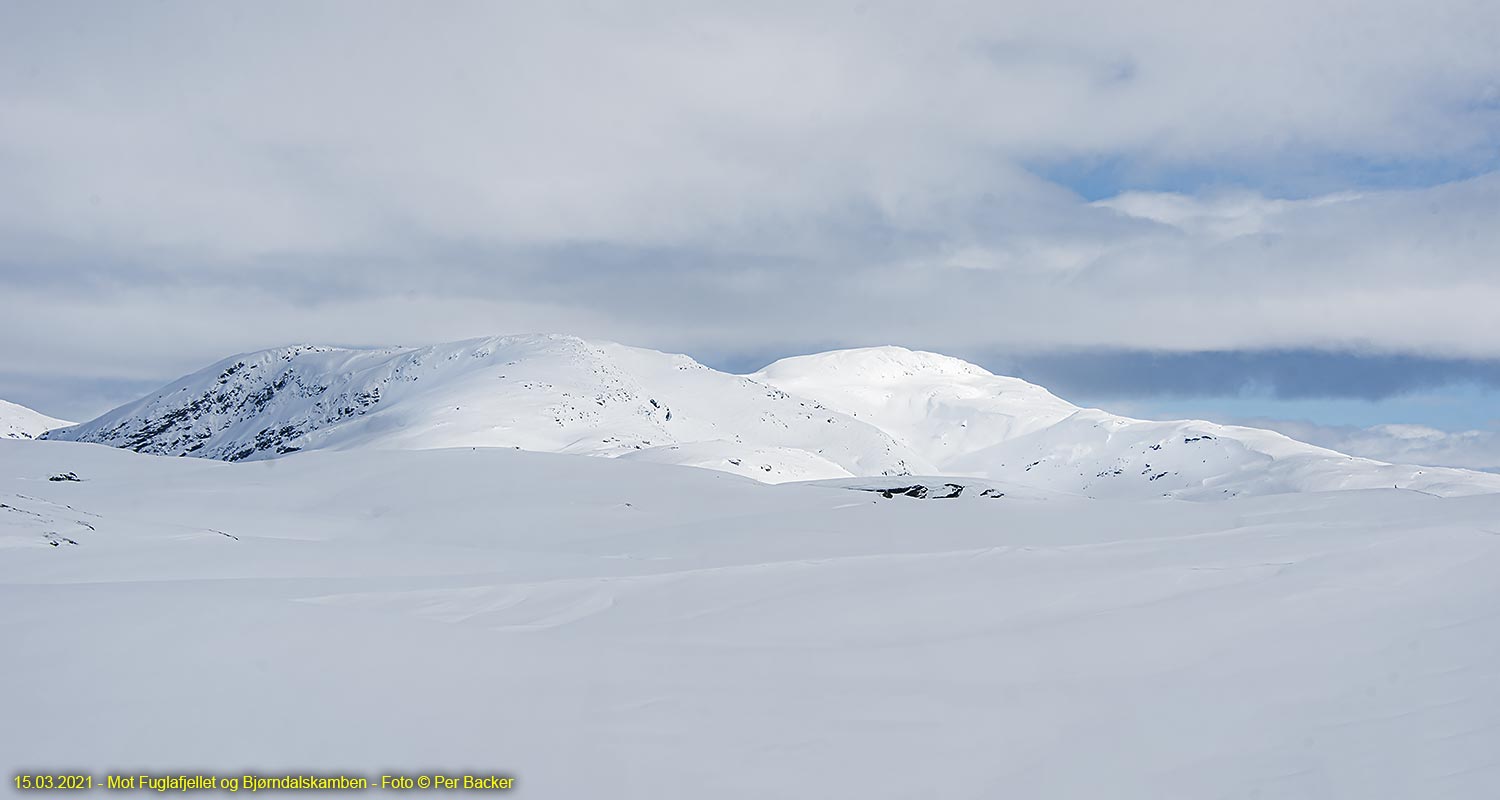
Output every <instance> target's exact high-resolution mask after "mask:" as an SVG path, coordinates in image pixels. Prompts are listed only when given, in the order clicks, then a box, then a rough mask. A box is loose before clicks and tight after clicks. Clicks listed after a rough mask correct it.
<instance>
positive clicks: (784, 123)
mask: <svg viewBox="0 0 1500 800" xmlns="http://www.w3.org/2000/svg"><path fill="white" fill-rule="evenodd" d="M1497 41H1500V5H1497V4H1495V3H1493V2H1490V1H1489V0H1483V1H1480V2H1444V1H1443V0H1437V1H1436V2H1426V3H1422V4H1417V3H1411V2H1388V1H1387V0H1367V1H1366V2H1357V3H1356V2H1343V1H1342V0H1341V1H1339V2H1329V1H1324V2H1307V0H1299V1H1298V2H1289V1H1284V0H1266V2H1261V3H1254V4H1248V3H1247V4H1233V5H1231V4H1191V3H1180V2H1164V1H1162V0H1142V2H1137V3H1130V4H1119V3H1102V2H1088V3H1083V2H1069V1H1068V0H1048V1H1047V2H1028V1H1026V0H1015V1H1013V2H1006V3H945V2H934V3H921V4H916V3H880V2H852V3H817V2H796V3H779V2H765V3H754V4H749V3H741V4H717V3H707V2H693V3H657V2H649V0H648V1H646V2H638V3H629V4H612V3H596V2H586V3H584V2H579V3H570V2H556V3H546V4H520V3H492V2H473V3H471V2H444V1H441V0H440V1H438V2H431V3H410V2H407V3H382V2H358V3H355V2H345V3H322V2H295V3H292V2H285V3H283V2H258V3H235V2H225V3H213V4H206V3H196V2H140V3H128V4H127V3H110V4H99V3H92V2H87V3H74V2H67V1H66V0H64V1H62V2H58V1H56V0H49V1H48V2H41V1H36V2H16V0H0V343H3V345H4V346H3V347H0V397H5V398H6V399H9V400H12V401H15V402H20V403H23V404H26V405H30V406H32V407H34V408H37V409H39V410H41V411H43V412H45V413H49V414H53V415H55V416H62V417H66V418H75V419H83V418H89V417H91V416H93V415H96V414H98V413H100V412H102V411H104V410H105V409H107V408H109V407H111V406H113V405H115V404H117V403H120V402H123V401H125V400H129V399H133V398H134V397H136V396H139V395H140V394H143V393H145V392H146V391H149V390H150V389H153V388H155V387H156V386H159V385H160V384H162V383H164V382H166V381H167V380H170V379H172V378H174V377H176V376H178V375H181V374H184V373H187V372H190V371H193V370H195V369H198V368H199V367H202V366H204V365H205V364H208V363H210V362H212V361H215V360H217V359H219V358H221V357H223V356H225V355H228V354H231V353H235V352H242V351H247V350H253V349H259V348H262V347H269V346H274V345H280V344H287V343H293V342H318V343H329V344H347V345H384V344H422V343H429V342H436V341H445V340H452V339H459V338H465V337H473V336H485V335H492V334H499V333H518V332H533V331H546V332H566V333H574V334H578V335H581V336H586V337H595V338H602V339H610V340H614V341H621V342H625V343H629V344H635V345H640V346H647V347H653V348H657V349H662V350H668V351H673V352H686V353H689V354H691V355H693V356H695V357H697V358H699V359H700V360H702V361H704V362H705V363H708V364H710V365H712V366H716V367H722V368H727V369H737V370H746V371H748V370H753V369H755V368H757V367H759V366H761V365H763V364H764V363H766V362H768V361H770V360H773V359H775V358H778V357H781V356H785V355H793V354H798V353H806V352H814V351H818V350H825V349H830V348H835V347H846V346H863V345H873V344H888V343H889V344H901V345H905V346H908V347H913V348H920V349H928V350H936V351H940V352H945V353H949V354H952V355H956V356H960V357H963V358H967V359H969V360H972V361H975V362H976V363H980V364H982V365H984V366H986V367H989V368H991V369H992V370H995V371H997V372H1010V373H1012V374H1017V375H1020V376H1021V377H1025V378H1028V379H1031V380H1035V381H1037V382H1040V383H1043V384H1044V385H1048V386H1049V387H1050V388H1053V389H1054V390H1055V391H1057V392H1058V393H1059V394H1061V395H1062V396H1064V397H1066V398H1068V399H1070V400H1073V401H1075V402H1079V403H1083V404H1088V405H1098V406H1101V407H1105V408H1109V409H1110V410H1114V411H1119V412H1122V413H1130V414H1133V415H1136V416H1143V417H1152V418H1161V417H1170V416H1177V415H1183V414H1186V415H1191V416H1207V417H1209V418H1212V419H1216V420H1220V421H1229V422H1239V421H1255V422H1257V424H1265V425H1270V426H1272V427H1276V428H1277V429H1280V430H1284V431H1286V432H1289V433H1291V432H1294V431H1295V435H1300V436H1303V437H1305V438H1308V439H1309V440H1314V441H1317V442H1318V443H1320V444H1339V445H1340V446H1345V447H1350V448H1356V449H1363V450H1364V452H1362V453H1361V454H1368V455H1376V456H1377V457H1379V456H1380V455H1382V454H1390V453H1403V454H1408V455H1410V457H1406V456H1403V458H1406V460H1418V457H1420V458H1422V459H1427V460H1428V461H1430V462H1432V463H1450V464H1455V465H1459V466H1474V467H1491V468H1493V467H1500V314H1497V313H1496V311H1495V309H1497V308H1500V263H1497V258H1496V255H1495V254H1496V253H1500V48H1497V47H1496V46H1495V42H1497Z"/></svg>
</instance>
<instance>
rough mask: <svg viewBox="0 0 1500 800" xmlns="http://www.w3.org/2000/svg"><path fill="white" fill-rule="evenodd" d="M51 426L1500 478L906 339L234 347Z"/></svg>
mask: <svg viewBox="0 0 1500 800" xmlns="http://www.w3.org/2000/svg"><path fill="white" fill-rule="evenodd" d="M46 438H50V439H67V440H73V441H84V442H97V443H102V444H109V445H113V446H116V447H124V448H128V449H131V450H138V451H141V452H145V453H154V454H161V455H194V456H202V457H208V458H215V459H221V460H226V461H242V460H257V459H266V458H275V457H277V456H281V455H286V454H288V453H293V452H297V451H301V450H311V449H347V448H354V447H379V448H387V449H391V448H394V449H431V448H443V447H513V448H518V449H522V450H535V451H545V452H556V453H575V454H587V455H597V456H613V457H624V458H630V459H640V460H645V461H652V462H658V463H667V464H679V465H690V466H697V467H706V468H710V469H718V470H723V471H727V472H735V473H739V474H742V475H748V476H751V477H754V478H757V479H759V480H763V481H768V482H782V481H791V480H816V479H831V478H846V477H858V476H896V475H918V476H922V475H925V476H940V475H948V476H954V475H960V476H974V477H981V478H989V479H993V480H998V481H1003V482H1006V483H1010V484H1016V485H1023V486H1032V487H1037V488H1042V489H1046V490H1049V491H1063V492H1069V493H1075V494H1084V495H1089V496H1160V495H1169V496H1178V497H1188V498H1194V499H1207V498H1215V497H1231V496H1234V495H1237V494H1246V493H1249V494H1272V493H1279V492H1292V491H1323V490H1333V489H1352V488H1390V487H1398V488H1405V489H1414V490H1419V491H1426V492H1432V493H1437V494H1474V493H1483V492H1500V476H1494V475H1485V474H1482V473H1475V472H1468V471H1465V470H1453V469H1440V468H1426V467H1414V466H1397V465H1390V464H1383V463H1380V462H1377V461H1371V460H1369V459H1360V458H1354V457H1352V456H1346V455H1343V454H1341V453H1336V452H1334V451H1331V450H1326V449H1322V448H1318V447H1314V446H1312V445H1308V444H1305V443H1302V442H1297V441H1295V440H1292V439H1289V438H1287V437H1285V436H1282V435H1280V434H1277V433H1273V432H1270V431H1264V430H1258V429H1254V428H1243V427H1232V426H1223V425H1216V424H1213V423H1209V422H1202V421H1180V422H1150V421H1143V420H1135V419H1130V418H1127V417H1121V416H1117V415H1114V414H1110V413H1107V412H1104V411H1099V410H1096V409H1083V408H1079V407H1077V406H1074V405H1072V404H1071V403H1068V402H1066V401H1064V400H1062V399H1060V398H1058V397H1056V396H1054V395H1052V394H1051V393H1049V392H1048V391H1046V390H1045V389H1043V388H1041V387H1039V386H1035V385H1033V384H1030V383H1027V382H1025V381H1022V380H1019V379H1016V378H1009V377H1004V376H998V375H994V374H991V373H990V372H988V371H986V370H984V369H983V368H981V367H978V366H975V365H973V364H970V363H967V362H965V361H961V360H959V359H955V358H951V357H948V356H942V355H938V354H935V353H924V352H915V351H911V350H906V349H904V348H899V347H877V348H864V349H856V350H841V351H835V352H830V353H822V354H818V355H812V356H801V357H796V358H788V359H783V360H781V361H777V362H776V363H774V364H771V365H770V366H768V367H766V368H765V369H763V370H761V371H759V372H757V373H754V374H751V375H745V376H740V375H731V374H727V373H723V372H718V371H716V370H713V369H709V368H708V367H705V366H703V365H702V364H699V363H698V362H696V361H694V360H692V359H691V358H688V357H687V356H682V355H670V354H666V353H660V352H657V351H653V350H644V349H640V348H634V347H626V346H624V345H619V344H613V343H608V342H592V341H585V340H582V339H578V338H576V337H571V336H558V335H531V336H509V337H499V338H491V339H475V340H468V341H462V342H454V343H450V344H442V345H435V346H431V347H421V348H384V349H366V350H359V349H345V348H333V347H315V346H296V347H285V348H277V349H272V350H264V351H260V352H257V353H251V354H246V355H241V356H236V357H233V358H229V359H226V360H224V361H221V362H219V363H217V364H215V365H213V366H211V367H208V368H206V369H204V370H202V371H199V372H197V373H194V374H192V375H188V376H186V377H184V378H181V379H180V380H178V381H176V382H174V383H172V384H170V385H168V386H167V387H165V388H163V389H162V390H160V391H158V392H156V393H155V394H153V395H151V396H149V397H146V398H144V399H142V400H140V401H137V402H135V403H131V404H129V405H126V406H122V407H120V408H118V409H115V410H114V411H111V412H109V413H108V414H105V415H104V416H102V417H100V418H98V419H96V420H93V421H92V422H88V423H85V424H83V425H79V426H77V427H74V428H69V429H66V430H61V431H54V432H52V433H50V434H48V435H47V437H46Z"/></svg>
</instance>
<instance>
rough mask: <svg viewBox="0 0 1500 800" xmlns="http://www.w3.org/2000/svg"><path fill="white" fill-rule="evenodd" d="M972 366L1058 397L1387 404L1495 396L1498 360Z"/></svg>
mask: <svg viewBox="0 0 1500 800" xmlns="http://www.w3.org/2000/svg"><path fill="white" fill-rule="evenodd" d="M976 359H977V360H981V361H987V362H989V363H992V364H994V365H995V368H997V369H999V370H1001V371H1004V372H1007V373H1010V374H1014V375H1016V376H1018V377H1022V378H1025V379H1027V380H1030V381H1033V382H1035V383H1039V384H1042V385H1044V386H1047V387H1049V388H1051V389H1053V390H1054V391H1056V392H1059V393H1061V394H1063V395H1064V396H1070V395H1071V396H1080V397H1107V398H1114V399H1131V398H1143V397H1155V396H1161V395H1175V396H1217V397H1232V396H1237V395H1247V394H1249V395H1256V394H1258V395H1263V396H1266V397H1269V398H1274V399H1278V400H1303V399H1314V398H1358V399H1362V400H1386V399H1389V398H1393V397H1398V396H1402V395H1411V394H1415V393H1419V392H1423V391H1427V390H1433V389H1441V388H1444V387H1452V386H1472V387H1478V388H1490V389H1497V390H1500V359H1487V360H1486V359H1454V358H1449V359H1445V358H1430V357H1422V356H1411V355H1390V354H1361V353H1349V352H1329V351H1322V350H1259V351H1256V350H1241V351H1208V352H1191V353H1172V352H1160V351H1133V350H1112V349H1108V350H1090V351H1081V352H1064V353H1039V354H1031V355H1024V356H1013V355H1012V356H1007V355H1005V354H982V355H978V356H976Z"/></svg>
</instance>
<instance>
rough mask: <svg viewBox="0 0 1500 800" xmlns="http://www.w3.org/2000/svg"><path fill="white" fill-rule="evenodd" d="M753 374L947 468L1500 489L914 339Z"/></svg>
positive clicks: (1293, 484)
mask: <svg viewBox="0 0 1500 800" xmlns="http://www.w3.org/2000/svg"><path fill="white" fill-rule="evenodd" d="M749 377H751V378H753V379H755V380H757V381H760V382H763V383H767V384H769V385H772V386H776V387H778V388H780V389H783V390H785V391H787V392H788V393H791V394H794V395H797V396H799V397H806V398H808V399H810V400H814V401H817V402H819V403H822V404H824V405H826V406H828V407H830V408H837V409H839V410H841V411H844V412H846V413H848V414H849V415H850V416H852V417H854V418H855V419H858V420H861V421H863V422H868V423H870V424H872V425H874V426H876V427H878V428H880V429H881V430H883V431H885V432H886V433H888V434H890V435H891V436H892V437H893V438H895V439H896V440H897V441H898V442H901V443H903V444H906V445H908V446H909V447H911V449H912V450H914V451H915V452H916V453H917V454H918V455H919V456H921V457H922V458H923V459H925V460H927V461H929V462H930V463H932V464H934V465H936V466H937V468H938V473H939V474H946V475H976V476H982V477H987V478H992V479H995V480H1002V481H1009V482H1013V483H1018V484H1023V485H1031V486H1038V487H1044V488H1048V489H1051V490H1054V491H1065V492H1071V493H1077V494H1085V495H1089V496H1093V497H1104V496H1136V495H1141V494H1143V493H1148V494H1158V495H1161V494H1168V495H1172V496H1181V497H1191V498H1195V499H1206V498H1211V497H1213V496H1215V495H1222V496H1233V495H1235V494H1242V493H1250V494H1275V493H1280V492H1296V491H1330V490H1337V489H1378V488H1392V487H1399V488H1403V489H1415V490H1420V491H1428V492H1433V493H1437V494H1469V493H1481V492H1500V480H1495V479H1494V476H1490V475H1484V474H1481V473H1477V472H1471V471H1468V470H1455V469H1442V468H1432V467H1416V466H1400V465H1391V464H1384V463H1381V462H1378V461H1373V460H1370V459H1364V458H1355V457H1353V456H1348V455H1344V454H1343V453H1337V452H1334V451H1332V450H1327V449H1324V448H1321V447H1315V446H1313V445H1310V444H1306V443H1303V442H1299V441H1296V440H1294V439H1290V438H1287V437H1286V436H1283V435H1281V434H1279V433H1275V432H1273V431H1267V430H1261V429H1258V428H1244V427H1235V426H1227V425H1216V424H1214V423H1211V422H1203V421H1199V420H1182V421H1175V422H1150V421H1144V420H1136V419H1130V418H1128V417H1122V416H1118V415H1116V414H1110V413H1107V412H1104V411H1099V410H1097V409H1086V408H1079V407H1077V406H1075V405H1073V404H1071V403H1068V402H1066V401H1064V400H1061V399H1059V398H1058V397H1056V396H1055V395H1053V394H1051V393H1050V392H1048V391H1047V390H1045V389H1043V388H1041V387H1039V386H1036V385H1034V384H1030V383H1027V382H1026V381H1023V380H1019V379H1017V378H1007V377H1004V376H999V375H994V374H991V373H990V372H988V371H987V370H985V369H983V368H981V367H977V366H975V365H973V364H970V363H968V362H966V361H961V360H959V359H956V358H951V357H948V356H943V355H938V354H936V353H923V352H915V351H912V350H907V349H905V348H901V347H873V348H864V349H857V350H840V351H835V352H831V353H821V354H818V355H811V356H799V357H796V358H787V359H783V360H781V361H777V362H776V363H774V364H771V365H770V366H768V367H766V368H765V369H763V370H761V371H760V372H757V373H754V374H752V375H750V376H749Z"/></svg>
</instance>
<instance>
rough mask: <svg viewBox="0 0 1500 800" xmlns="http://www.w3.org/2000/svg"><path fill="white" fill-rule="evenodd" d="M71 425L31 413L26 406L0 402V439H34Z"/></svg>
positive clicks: (44, 415) (64, 421) (34, 412)
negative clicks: (47, 432)
mask: <svg viewBox="0 0 1500 800" xmlns="http://www.w3.org/2000/svg"><path fill="white" fill-rule="evenodd" d="M72 424H73V423H71V422H68V421H67V420H61V419H56V418H54V417H49V416H47V415H46V414H41V413H38V412H36V411H32V410H31V409H29V408H27V407H26V406H20V405H16V404H15V403H11V402H7V401H5V400H0V439H35V438H36V437H38V436H40V435H42V434H43V433H44V432H46V431H48V430H51V429H53V428H65V427H67V426H69V425H72Z"/></svg>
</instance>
